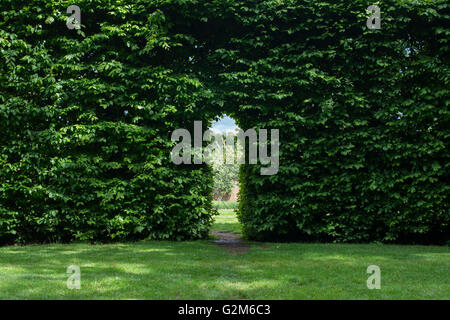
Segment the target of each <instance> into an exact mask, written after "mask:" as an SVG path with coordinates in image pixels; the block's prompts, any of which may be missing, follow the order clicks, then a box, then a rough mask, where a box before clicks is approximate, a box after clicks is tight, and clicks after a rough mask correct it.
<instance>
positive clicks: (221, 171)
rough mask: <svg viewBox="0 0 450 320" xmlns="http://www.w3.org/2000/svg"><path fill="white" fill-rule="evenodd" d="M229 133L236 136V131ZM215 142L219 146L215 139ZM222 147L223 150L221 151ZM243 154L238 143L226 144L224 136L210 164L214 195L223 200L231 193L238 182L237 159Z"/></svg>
mask: <svg viewBox="0 0 450 320" xmlns="http://www.w3.org/2000/svg"><path fill="white" fill-rule="evenodd" d="M228 135H230V136H231V137H236V135H235V134H234V133H233V134H232V133H228ZM235 141H237V139H236V140H235ZM214 144H215V145H216V146H218V144H217V142H216V141H214ZM214 144H213V145H214ZM222 149H223V152H220V150H222ZM218 150H219V151H218ZM241 154H242V149H240V148H239V147H238V144H237V143H236V144H235V145H233V146H231V145H226V139H225V136H223V139H222V147H221V148H219V149H215V152H213V154H212V155H211V157H210V164H211V168H212V172H213V175H214V188H213V195H214V197H215V198H216V199H220V200H223V199H224V198H225V197H226V196H227V195H230V193H231V192H232V190H233V187H234V186H235V184H236V183H237V182H238V179H239V164H238V161H237V159H238V158H239V156H240V155H241ZM230 159H231V160H232V161H230Z"/></svg>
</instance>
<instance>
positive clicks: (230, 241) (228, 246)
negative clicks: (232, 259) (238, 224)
mask: <svg viewBox="0 0 450 320" xmlns="http://www.w3.org/2000/svg"><path fill="white" fill-rule="evenodd" d="M211 234H212V235H213V236H215V237H217V238H219V240H214V241H213V242H214V243H215V244H217V245H218V246H219V247H221V248H223V249H225V250H227V251H228V252H229V253H231V254H245V253H247V252H248V250H249V249H250V247H251V246H250V245H249V244H247V243H244V242H243V241H242V240H241V235H240V234H235V233H229V232H217V231H213V232H211Z"/></svg>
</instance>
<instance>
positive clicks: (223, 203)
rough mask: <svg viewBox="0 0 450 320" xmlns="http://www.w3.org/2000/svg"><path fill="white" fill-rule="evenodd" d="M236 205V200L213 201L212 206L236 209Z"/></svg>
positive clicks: (237, 204)
mask: <svg viewBox="0 0 450 320" xmlns="http://www.w3.org/2000/svg"><path fill="white" fill-rule="evenodd" d="M238 206H239V203H238V202H232V201H213V207H214V208H216V209H236V208H237V207H238Z"/></svg>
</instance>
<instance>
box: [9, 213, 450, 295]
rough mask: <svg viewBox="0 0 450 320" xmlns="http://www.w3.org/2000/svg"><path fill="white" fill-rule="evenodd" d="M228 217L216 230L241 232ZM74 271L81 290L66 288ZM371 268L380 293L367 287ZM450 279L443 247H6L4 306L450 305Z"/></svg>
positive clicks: (202, 244) (449, 257)
mask: <svg viewBox="0 0 450 320" xmlns="http://www.w3.org/2000/svg"><path fill="white" fill-rule="evenodd" d="M230 215H231V213H229V212H222V213H221V215H220V216H218V217H217V218H216V224H215V225H214V227H213V229H214V230H215V231H223V230H226V231H233V230H235V229H236V223H237V220H236V219H235V218H234V219H233V217H232V216H230ZM226 224H229V226H228V227H227V226H226ZM72 264H75V265H79V266H80V267H81V289H80V290H69V289H67V287H66V281H67V278H68V276H69V275H68V274H66V270H67V267H68V266H69V265H72ZM371 264H375V265H378V266H379V267H380V268H381V289H380V290H369V289H367V287H366V280H367V277H368V276H369V275H368V274H366V269H367V266H369V265H371ZM449 272H450V248H449V247H445V246H443V247H438V246H398V245H375V244H361V245H356V244H301V243H266V244H265V247H264V248H262V247H261V246H260V244H259V243H254V245H253V246H252V248H250V250H249V252H248V253H247V254H242V255H233V254H230V253H229V252H228V251H226V250H224V249H222V248H220V247H218V246H216V245H215V244H214V243H211V242H208V241H190V242H168V241H161V242H159V241H142V242H137V243H125V244H124V243H122V244H110V245H88V244H69V245H60V244H58V245H38V246H26V247H1V248H0V299H450V284H449V282H448V274H449Z"/></svg>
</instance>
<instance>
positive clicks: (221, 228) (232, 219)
mask: <svg viewBox="0 0 450 320" xmlns="http://www.w3.org/2000/svg"><path fill="white" fill-rule="evenodd" d="M218 211H219V215H218V216H216V219H215V221H214V225H213V227H212V230H213V231H217V232H230V233H241V232H242V231H241V224H240V223H239V221H238V219H237V217H236V214H235V213H234V210H231V209H219V210H218Z"/></svg>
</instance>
